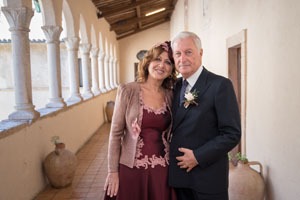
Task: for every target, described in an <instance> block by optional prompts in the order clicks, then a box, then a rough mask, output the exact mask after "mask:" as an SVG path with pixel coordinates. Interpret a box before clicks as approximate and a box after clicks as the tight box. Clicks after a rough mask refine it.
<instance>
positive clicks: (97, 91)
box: [92, 88, 101, 96]
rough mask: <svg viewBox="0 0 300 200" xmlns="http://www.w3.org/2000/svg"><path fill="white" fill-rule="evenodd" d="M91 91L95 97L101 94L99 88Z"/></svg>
mask: <svg viewBox="0 0 300 200" xmlns="http://www.w3.org/2000/svg"><path fill="white" fill-rule="evenodd" d="M92 91H93V93H94V95H95V96H97V95H99V94H101V91H100V89H99V88H94V89H92Z"/></svg>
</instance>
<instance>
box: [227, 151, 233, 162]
mask: <svg viewBox="0 0 300 200" xmlns="http://www.w3.org/2000/svg"><path fill="white" fill-rule="evenodd" d="M232 158H233V155H232V153H231V152H228V160H229V161H231V160H232Z"/></svg>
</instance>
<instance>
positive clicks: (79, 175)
mask: <svg viewBox="0 0 300 200" xmlns="http://www.w3.org/2000/svg"><path fill="white" fill-rule="evenodd" d="M109 130H110V123H106V124H104V125H103V126H101V127H100V128H99V130H98V131H97V132H96V133H95V134H94V136H92V138H91V139H90V140H89V141H88V142H87V143H86V144H85V145H84V147H83V148H82V149H81V150H79V152H78V153H77V154H76V156H77V159H78V165H77V169H76V173H75V178H74V180H73V183H72V185H71V186H69V187H67V188H64V189H54V188H51V187H50V186H48V187H47V188H46V189H45V190H44V191H43V192H41V193H40V194H39V195H38V196H37V197H36V198H35V200H100V199H103V195H104V191H103V186H104V182H105V178H106V175H107V146H108V136H109ZM66 148H68V146H67V144H66Z"/></svg>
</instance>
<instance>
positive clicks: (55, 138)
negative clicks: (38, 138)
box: [51, 136, 59, 145]
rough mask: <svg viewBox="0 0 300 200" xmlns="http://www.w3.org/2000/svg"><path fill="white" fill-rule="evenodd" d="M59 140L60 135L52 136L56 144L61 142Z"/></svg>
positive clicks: (52, 140)
mask: <svg viewBox="0 0 300 200" xmlns="http://www.w3.org/2000/svg"><path fill="white" fill-rule="evenodd" d="M58 140H59V136H53V137H52V138H51V142H53V143H54V144H55V145H56V144H58V143H59V142H58Z"/></svg>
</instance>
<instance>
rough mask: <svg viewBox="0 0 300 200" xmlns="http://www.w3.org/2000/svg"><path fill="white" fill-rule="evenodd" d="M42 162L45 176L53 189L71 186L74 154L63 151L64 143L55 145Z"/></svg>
mask: <svg viewBox="0 0 300 200" xmlns="http://www.w3.org/2000/svg"><path fill="white" fill-rule="evenodd" d="M55 146H56V147H55V150H54V151H52V152H51V153H50V154H49V155H48V156H47V157H46V159H45V161H44V167H45V172H46V176H47V178H48V180H49V182H50V184H51V185H52V187H54V188H64V187H67V186H69V185H71V184H72V181H73V178H74V175H75V170H76V166H77V158H76V156H75V154H74V153H72V152H71V151H69V150H67V149H65V144H64V143H57V144H56V145H55Z"/></svg>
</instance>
